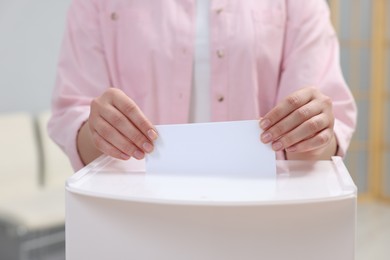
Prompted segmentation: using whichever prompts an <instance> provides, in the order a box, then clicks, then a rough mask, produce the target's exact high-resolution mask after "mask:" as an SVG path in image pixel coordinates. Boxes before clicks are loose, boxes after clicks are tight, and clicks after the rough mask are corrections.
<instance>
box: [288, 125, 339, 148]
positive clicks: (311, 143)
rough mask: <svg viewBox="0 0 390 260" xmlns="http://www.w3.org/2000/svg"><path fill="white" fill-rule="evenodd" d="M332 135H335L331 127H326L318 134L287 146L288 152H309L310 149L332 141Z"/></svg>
mask: <svg viewBox="0 0 390 260" xmlns="http://www.w3.org/2000/svg"><path fill="white" fill-rule="evenodd" d="M332 136H333V130H332V129H330V128H326V129H324V130H322V131H321V132H319V133H318V134H316V135H315V136H313V137H311V138H309V139H306V140H303V141H301V142H299V143H297V144H295V145H293V146H290V147H288V148H286V152H289V153H294V152H299V153H303V152H308V151H312V150H315V149H319V148H322V147H324V146H326V145H327V144H328V143H329V142H330V140H331V139H332Z"/></svg>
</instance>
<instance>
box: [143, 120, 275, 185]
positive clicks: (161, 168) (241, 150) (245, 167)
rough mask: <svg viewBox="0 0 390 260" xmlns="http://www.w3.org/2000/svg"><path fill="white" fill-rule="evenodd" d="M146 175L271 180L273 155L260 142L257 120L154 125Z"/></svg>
mask: <svg viewBox="0 0 390 260" xmlns="http://www.w3.org/2000/svg"><path fill="white" fill-rule="evenodd" d="M156 129H157V131H158V134H159V137H158V138H157V140H156V141H155V148H154V151H153V152H152V153H151V154H149V155H147V157H146V173H147V174H159V175H163V174H168V175H191V176H202V177H203V176H211V177H213V176H214V177H215V176H219V177H222V176H223V177H235V178H237V177H242V178H248V177H254V178H258V177H272V178H274V177H275V176H276V161H275V152H274V151H273V150H272V148H271V145H269V144H263V143H262V142H261V141H260V134H261V132H262V130H261V129H260V127H259V122H258V120H250V121H231V122H215V123H197V124H179V125H157V126H156Z"/></svg>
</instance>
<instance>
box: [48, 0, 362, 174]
mask: <svg viewBox="0 0 390 260" xmlns="http://www.w3.org/2000/svg"><path fill="white" fill-rule="evenodd" d="M195 7H196V3H195V0H164V1H155V0H133V1H128V0H110V1H107V0H74V1H73V3H72V4H71V6H70V9H69V12H68V22H67V29H66V34H65V38H64V42H63V46H62V50H61V54H60V59H59V65H58V76H57V81H56V86H55V90H54V93H53V104H52V110H53V111H52V112H53V115H52V118H51V120H50V122H49V127H48V128H49V133H50V135H51V137H52V138H53V139H54V140H55V141H56V142H57V143H58V144H59V145H60V146H61V147H62V149H63V150H64V151H65V152H66V153H67V154H68V156H69V158H70V160H71V162H72V164H73V167H74V168H75V169H79V168H81V167H82V166H83V164H82V162H81V160H80V158H79V155H78V152H77V146H76V136H77V132H78V130H79V128H80V126H81V125H82V124H83V122H85V121H86V120H87V118H88V115H89V111H90V102H91V100H92V99H93V98H95V97H97V96H99V95H101V94H102V93H103V92H104V91H105V90H106V89H107V88H108V87H110V86H113V87H116V88H120V89H122V90H123V91H124V92H125V93H127V95H128V96H129V97H131V98H132V99H133V100H134V101H135V102H136V103H137V104H138V105H139V107H140V108H141V109H142V111H143V112H144V113H145V115H146V116H147V117H148V118H149V119H150V120H151V121H152V122H153V123H154V124H162V123H164V124H170V123H186V122H188V119H189V108H190V100H191V97H190V94H191V87H192V86H191V83H192V72H193V61H194V41H195V39H194V37H195V13H194V12H195ZM210 57H211V64H210V68H211V82H210V99H211V120H212V121H228V120H244V119H257V118H259V117H260V116H262V115H264V114H265V113H267V112H268V111H269V110H270V109H272V108H273V107H274V106H275V105H276V104H277V102H278V101H280V100H281V99H283V98H284V97H286V96H287V95H289V94H291V93H292V92H294V91H296V90H298V89H299V88H302V87H306V86H316V87H318V88H319V89H320V90H321V91H322V93H324V94H325V95H328V96H330V97H332V99H333V111H334V115H335V118H336V120H335V126H334V131H335V134H336V137H337V141H338V145H339V154H340V155H344V153H345V151H346V149H347V147H348V145H349V142H350V139H351V136H352V133H353V131H354V127H355V121H356V106H355V102H354V99H353V97H352V95H351V93H350V91H349V89H348V87H347V86H346V84H345V81H344V79H343V76H342V73H341V69H340V64H339V46H338V42H337V38H336V34H335V31H334V29H333V28H332V26H331V23H330V20H329V10H328V7H327V5H326V2H325V1H323V0H262V1H258V0H245V1H234V0H213V1H211V6H210Z"/></svg>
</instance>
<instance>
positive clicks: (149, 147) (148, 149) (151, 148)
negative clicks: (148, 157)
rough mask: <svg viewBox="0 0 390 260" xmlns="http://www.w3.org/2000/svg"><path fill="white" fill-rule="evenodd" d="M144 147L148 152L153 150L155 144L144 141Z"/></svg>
mask: <svg viewBox="0 0 390 260" xmlns="http://www.w3.org/2000/svg"><path fill="white" fill-rule="evenodd" d="M142 147H143V148H144V150H145V152H147V153H151V152H152V151H153V145H151V144H150V143H148V142H146V143H144V144H143V145H142Z"/></svg>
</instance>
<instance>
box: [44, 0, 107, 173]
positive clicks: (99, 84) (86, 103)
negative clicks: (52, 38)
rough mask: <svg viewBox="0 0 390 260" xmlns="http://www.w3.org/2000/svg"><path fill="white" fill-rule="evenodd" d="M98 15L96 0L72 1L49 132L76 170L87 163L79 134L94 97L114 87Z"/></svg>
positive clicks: (60, 58)
mask: <svg viewBox="0 0 390 260" xmlns="http://www.w3.org/2000/svg"><path fill="white" fill-rule="evenodd" d="M98 17H99V16H98V11H97V8H96V6H95V5H94V2H93V0H73V2H72V3H71V5H70V8H69V10H68V15H67V26H66V31H65V35H64V39H63V43H62V47H61V51H60V56H59V63H58V70H57V78H56V83H55V87H54V91H53V94H52V117H51V118H50V120H49V123H48V132H49V135H50V136H51V138H52V139H53V140H54V141H55V142H56V143H57V144H58V145H59V146H60V147H61V148H62V150H63V151H64V152H65V153H66V154H67V155H68V157H69V159H70V161H71V163H72V166H73V168H74V169H75V170H79V169H80V168H82V167H83V166H84V165H83V163H82V161H81V159H80V157H79V154H78V151H77V144H76V138H77V133H78V131H79V129H80V127H81V126H82V124H83V123H84V122H85V121H86V120H87V119H88V116H89V112H90V111H89V110H90V103H91V101H92V99H93V98H94V97H97V96H99V95H101V94H102V92H103V91H104V90H105V89H107V88H108V87H109V86H110V79H109V74H108V71H107V65H106V61H105V55H104V49H103V47H102V39H101V34H100V30H99V20H98Z"/></svg>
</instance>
